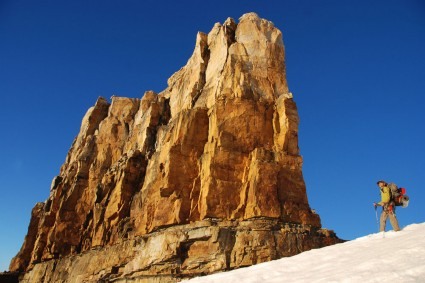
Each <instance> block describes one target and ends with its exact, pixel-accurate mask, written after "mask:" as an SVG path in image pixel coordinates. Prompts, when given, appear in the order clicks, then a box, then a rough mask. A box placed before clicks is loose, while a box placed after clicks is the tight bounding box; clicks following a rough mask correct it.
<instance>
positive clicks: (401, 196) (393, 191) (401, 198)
mask: <svg viewBox="0 0 425 283" xmlns="http://www.w3.org/2000/svg"><path fill="white" fill-rule="evenodd" d="M388 188H390V200H391V201H392V202H394V204H395V206H402V207H407V206H408V205H409V197H408V196H407V195H406V189H405V188H399V187H397V185H396V184H394V183H389V184H388Z"/></svg>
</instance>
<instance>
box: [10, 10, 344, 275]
mask: <svg viewBox="0 0 425 283" xmlns="http://www.w3.org/2000/svg"><path fill="white" fill-rule="evenodd" d="M284 54H285V50H284V46H283V41H282V34H281V32H280V31H279V30H278V29H277V28H275V27H274V26H273V24H272V23H271V22H269V21H267V20H264V19H260V18H259V17H258V16H257V15H256V14H254V13H249V14H245V15H243V16H242V17H241V18H240V21H239V23H236V22H235V21H234V20H233V19H231V18H229V19H227V20H226V21H225V22H224V24H216V25H215V26H214V27H213V29H212V30H211V31H210V32H209V33H208V34H204V33H198V35H197V37H196V45H195V50H194V52H193V55H192V57H191V58H190V59H189V60H188V62H187V64H186V66H184V67H183V68H182V69H180V70H179V71H178V72H176V73H175V74H174V75H173V76H172V77H171V78H170V79H169V80H168V87H167V88H166V89H165V90H164V91H162V92H161V93H159V94H157V93H155V92H153V91H148V92H146V93H145V94H144V96H143V98H142V99H130V98H121V97H113V98H112V101H111V103H109V102H107V101H106V100H105V99H103V98H99V99H98V101H97V102H96V104H95V106H93V107H92V108H90V109H89V110H88V112H87V114H86V115H85V117H84V118H83V121H82V125H81V130H80V132H79V134H78V136H77V138H76V139H75V141H74V142H73V144H72V147H71V149H70V151H69V153H68V156H67V158H66V161H65V163H64V164H63V166H62V168H61V170H60V174H59V176H57V177H55V179H54V180H53V182H52V186H51V189H50V196H49V198H48V199H47V200H46V201H45V202H44V203H39V204H37V205H36V206H35V207H34V209H33V212H32V217H31V222H30V226H29V229H28V234H27V236H26V238H25V241H24V244H23V246H22V248H21V251H20V252H19V253H18V255H17V256H16V257H15V258H14V259H13V260H12V262H11V265H10V270H12V271H22V272H26V273H25V280H28V282H81V281H84V280H86V281H98V280H115V281H117V282H120V280H121V281H122V282H125V280H127V279H129V278H131V279H132V280H136V282H137V280H138V281H139V282H144V281H143V280H153V279H155V278H156V279H157V280H158V281H160V280H162V281H173V280H177V279H179V278H185V277H192V276H196V275H199V274H208V273H212V272H217V271H222V270H228V269H232V268H237V267H241V266H248V265H252V264H256V263H259V262H264V261H268V260H272V259H277V258H280V257H283V256H289V255H293V254H296V253H299V252H302V251H305V250H309V249H312V248H318V247H322V246H325V245H329V244H334V243H337V242H339V241H340V240H339V239H338V238H337V237H336V236H335V234H334V233H333V232H331V231H327V230H323V229H321V224H320V218H319V216H318V215H317V214H316V213H314V212H313V211H312V210H311V209H310V206H309V204H308V200H307V195H306V188H305V184H304V180H303V175H302V168H301V167H302V158H301V156H300V155H299V148H298V122H299V119H298V114H297V108H296V105H295V102H294V100H293V98H292V94H291V93H290V92H289V90H288V85H287V82H286V75H285V64H284ZM155 276H157V277H155Z"/></svg>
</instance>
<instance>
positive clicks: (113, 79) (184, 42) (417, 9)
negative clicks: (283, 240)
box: [0, 0, 425, 270]
mask: <svg viewBox="0 0 425 283" xmlns="http://www.w3.org/2000/svg"><path fill="white" fill-rule="evenodd" d="M247 12H256V13H257V14H258V15H259V16H260V17H262V18H266V19H268V20H270V21H272V22H273V23H274V24H275V25H276V26H277V27H278V28H279V29H280V30H281V31H282V32H283V38H284V43H285V48H286V67H287V79H288V83H289V88H290V91H291V92H292V93H293V94H294V98H295V101H296V103H297V105H298V110H299V115H300V119H301V124H300V129H299V139H300V149H301V154H302V156H303V157H304V167H303V172H304V178H305V181H306V184H307V194H308V197H309V201H310V205H311V206H312V208H314V209H315V210H316V211H317V212H318V213H319V214H320V216H321V219H322V225H323V226H324V227H326V228H329V229H333V230H335V232H336V233H337V235H338V236H340V237H341V238H344V239H353V238H356V237H359V236H363V235H366V234H370V233H373V232H375V231H376V230H377V223H376V219H375V211H374V209H373V206H372V203H373V202H374V201H377V200H379V191H378V188H377V186H376V181H377V180H378V179H385V180H388V181H394V182H396V183H397V184H398V185H400V186H404V187H406V188H407V191H408V194H409V196H410V198H411V202H410V205H409V207H408V208H406V209H399V210H398V218H399V222H400V225H401V226H402V227H403V226H405V225H408V224H411V223H418V222H424V221H425V210H424V208H423V203H424V200H425V193H424V191H425V187H424V186H423V180H422V178H424V177H425V174H424V170H425V150H424V140H425V111H424V106H425V1H422V0H398V1H396V0H374V1H370V0H353V1H348V0H347V1H344V0H334V1H330V0H321V1H315V0H310V1H307V0H267V1H258V0H257V1H254V0H244V1H240V0H228V1H209V0H205V1H192V0H190V1H183V0H182V1H159V0H155V1H153V0H146V1H135V0H134V1H118V0H115V1H111V0H102V1H82V0H74V1H57V0H49V1H31V0H27V1H23V0H0V95H1V111H0V126H1V128H0V129H1V130H0V132H1V138H0V160H1V162H0V190H1V196H0V227H1V228H0V229H1V233H0V270H5V269H7V268H8V264H9V261H10V259H11V257H12V256H14V255H15V254H16V253H17V252H18V250H19V248H20V246H21V244H22V242H23V240H24V236H25V235H26V232H27V227H28V224H29V220H30V213H31V209H32V207H33V206H34V205H35V203H36V202H41V201H44V200H45V199H46V198H47V197H48V195H49V188H50V183H51V180H52V179H53V177H54V176H56V175H57V174H58V173H59V168H60V166H61V165H62V163H63V162H64V161H65V157H66V154H67V152H68V149H69V148H70V146H71V143H72V141H73V139H74V138H75V136H76V135H77V133H78V131H79V127H80V123H81V120H82V117H83V115H84V114H85V112H86V110H87V109H88V108H89V107H90V106H92V105H94V103H95V101H96V99H97V97H98V96H104V97H106V98H109V97H111V96H112V95H118V96H126V97H141V96H142V95H143V93H144V91H146V90H154V91H157V92H159V91H161V90H163V89H164V88H165V87H166V81H167V79H168V78H169V77H170V76H171V75H172V74H173V73H174V72H175V71H177V70H179V69H180V68H181V67H182V66H184V65H185V64H186V62H187V60H188V59H189V57H190V55H191V54H192V51H193V48H194V45H195V39H196V33H197V31H203V32H209V31H210V30H211V28H212V27H213V25H214V23H216V22H221V23H223V22H224V21H225V20H226V18H227V17H232V18H234V19H238V18H239V17H240V16H241V15H242V14H244V13H247Z"/></svg>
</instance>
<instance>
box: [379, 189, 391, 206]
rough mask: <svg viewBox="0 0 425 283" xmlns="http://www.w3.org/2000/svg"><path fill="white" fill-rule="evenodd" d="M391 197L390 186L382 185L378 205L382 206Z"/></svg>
mask: <svg viewBox="0 0 425 283" xmlns="http://www.w3.org/2000/svg"><path fill="white" fill-rule="evenodd" d="M390 199H391V193H390V188H388V187H387V186H384V187H382V188H381V201H380V202H378V205H380V206H384V205H386V204H387V203H389V202H390Z"/></svg>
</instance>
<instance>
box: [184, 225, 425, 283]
mask: <svg viewBox="0 0 425 283" xmlns="http://www.w3.org/2000/svg"><path fill="white" fill-rule="evenodd" d="M195 282H202V283H211V282H217V283H227V282H240V283H242V282H243V283H244V282H262V283H266V282H285V283H289V282H297V283H298V282H326V283H328V282H338V283H339V282H350V283H351V282H379V283H382V282H425V223H422V224H412V225H409V226H407V227H405V228H404V229H403V230H402V231H400V232H394V231H389V232H385V233H377V234H371V235H368V236H365V237H362V238H358V239H356V240H352V241H349V242H346V243H343V244H338V245H334V246H330V247H326V248H322V249H316V250H311V251H308V252H304V253H302V254H299V255H296V256H293V257H289V258H283V259H279V260H275V261H271V262H266V263H262V264H258V265H255V266H251V267H247V268H241V269H237V270H233V271H229V272H223V273H218V274H213V275H209V276H205V277H198V278H194V279H192V280H189V281H188V283H195Z"/></svg>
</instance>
